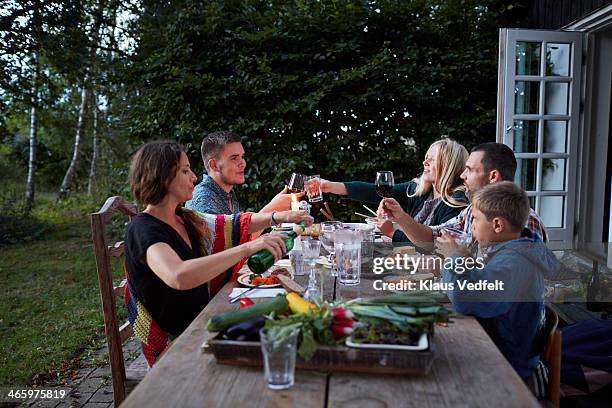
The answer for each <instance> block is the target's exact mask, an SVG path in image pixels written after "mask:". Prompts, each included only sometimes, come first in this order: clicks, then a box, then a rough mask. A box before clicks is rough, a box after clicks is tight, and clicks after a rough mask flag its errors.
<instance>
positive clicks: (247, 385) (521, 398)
mask: <svg viewBox="0 0 612 408" xmlns="http://www.w3.org/2000/svg"><path fill="white" fill-rule="evenodd" d="M307 280H308V277H307V276H300V277H297V278H296V281H297V282H298V283H300V284H301V285H303V286H304V287H306V286H307V285H306V284H307ZM372 282H373V279H363V280H362V283H361V285H359V286H353V287H345V286H342V285H338V284H336V282H335V281H334V280H327V284H324V297H325V298H326V299H328V300H331V299H333V297H334V285H335V291H336V298H345V299H347V298H354V297H358V296H361V297H367V296H372V295H376V294H384V293H385V292H377V291H374V290H373V288H372ZM232 286H233V285H232V284H228V285H226V286H225V287H224V288H223V289H222V290H221V292H220V293H219V294H218V295H217V296H216V297H215V298H214V299H213V300H212V301H211V302H210V304H209V305H208V306H207V307H206V308H205V309H204V310H203V311H202V313H200V315H199V316H198V317H197V318H196V319H195V320H194V322H193V323H192V324H191V325H190V326H189V327H188V328H187V330H186V331H185V333H183V334H182V335H181V336H180V337H179V338H178V339H177V340H176V341H175V342H174V344H172V346H171V347H170V349H169V350H168V351H167V352H166V354H165V355H164V356H163V357H162V358H161V359H160V361H159V362H158V363H157V365H156V366H155V368H154V369H153V370H152V371H151V372H150V373H149V374H148V375H147V376H146V377H145V379H144V380H143V381H142V383H141V384H140V385H138V387H136V389H135V390H134V391H133V392H132V393H131V394H130V395H129V396H128V398H127V399H126V400H125V401H124V403H123V404H122V406H125V407H140V406H147V407H168V406H180V407H202V406H212V407H217V406H246V407H251V406H252V407H259V406H266V407H267V406H271V407H292V406H298V405H299V406H301V407H327V406H331V407H377V406H380V407H391V406H406V407H412V406H414V407H417V406H418V407H421V406H426V407H429V406H431V407H434V406H435V407H446V406H451V405H452V406H459V407H468V406H469V407H473V406H483V407H484V406H486V407H495V408H500V407H506V406H522V407H530V406H533V407H539V405H538V403H537V401H536V400H535V398H534V397H533V396H532V395H531V392H530V391H529V390H528V389H527V387H526V386H525V385H524V384H523V382H522V380H521V379H520V378H519V377H518V375H517V374H516V373H515V372H514V370H513V369H512V367H511V366H510V364H509V363H508V362H507V361H506V360H505V359H504V357H503V356H502V354H501V353H500V352H499V350H498V349H497V348H496V347H495V345H494V344H493V342H492V341H491V339H490V338H489V337H488V335H487V334H486V333H485V331H484V330H483V329H482V328H481V327H480V325H479V324H478V322H477V321H476V320H475V319H474V318H472V317H458V318H455V323H453V324H451V325H450V326H449V327H447V328H444V327H437V328H436V335H435V339H434V347H435V353H436V358H435V360H434V363H433V367H432V370H431V371H430V373H429V374H428V375H427V376H392V375H357V374H341V373H334V374H332V375H326V374H320V373H315V372H310V371H301V370H298V371H297V372H296V382H295V385H294V386H293V387H292V388H291V389H290V390H285V391H271V390H268V388H267V386H266V383H265V381H264V378H263V372H262V371H263V370H262V369H258V368H248V367H236V366H227V365H219V364H216V362H215V360H214V357H213V356H212V355H209V354H204V353H202V352H201V349H200V348H201V345H202V342H203V341H204V340H205V339H209V338H211V337H212V336H214V333H210V332H208V331H207V330H206V323H207V322H208V319H209V318H210V316H212V315H214V314H217V313H219V312H221V311H224V310H229V309H232V308H234V309H235V308H237V307H238V306H237V304H236V305H230V304H229V303H228V295H229V293H230V291H231V289H232ZM326 395H327V396H328V397H327V398H328V399H327V401H326V400H325V398H326Z"/></svg>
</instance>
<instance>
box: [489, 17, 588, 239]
mask: <svg viewBox="0 0 612 408" xmlns="http://www.w3.org/2000/svg"><path fill="white" fill-rule="evenodd" d="M582 42H583V34H581V33H575V32H558V31H545V30H523V29H501V30H500V59H499V84H498V109H497V141H498V142H502V143H505V144H506V145H508V146H510V147H511V148H512V150H514V152H515V154H516V159H517V164H518V167H517V170H516V174H515V179H514V181H515V183H517V184H518V185H520V186H521V187H522V188H523V189H524V190H525V191H527V195H528V196H529V200H530V202H531V206H532V208H533V209H534V210H535V211H536V212H537V213H538V214H539V216H540V219H541V220H542V222H543V223H544V225H545V226H546V228H547V231H548V237H549V240H550V241H557V245H556V246H557V247H568V248H569V247H571V245H572V241H573V235H574V218H575V217H574V215H575V207H576V194H577V191H576V187H577V180H576V175H577V171H578V156H579V153H578V149H579V143H578V138H579V117H580V94H581V92H580V91H581V71H582Z"/></svg>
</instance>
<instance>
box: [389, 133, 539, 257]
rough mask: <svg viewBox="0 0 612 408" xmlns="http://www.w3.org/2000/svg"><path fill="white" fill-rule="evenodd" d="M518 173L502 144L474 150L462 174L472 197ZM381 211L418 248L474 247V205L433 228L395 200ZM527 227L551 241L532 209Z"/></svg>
mask: <svg viewBox="0 0 612 408" xmlns="http://www.w3.org/2000/svg"><path fill="white" fill-rule="evenodd" d="M515 172H516V157H515V156H514V152H513V151H512V149H510V148H509V147H508V146H506V145H505V144H502V143H482V144H480V145H478V146H476V147H474V148H473V149H472V152H471V153H470V157H469V158H468V160H467V162H466V163H465V170H464V171H463V173H461V179H463V182H464V184H465V187H466V189H467V191H466V193H467V195H468V197H472V196H473V195H474V193H476V191H478V190H479V189H481V188H482V187H484V186H485V185H487V184H490V183H496V182H499V181H504V180H507V181H512V180H514V173H515ZM378 212H379V213H380V214H382V215H383V216H387V217H388V218H389V219H390V220H391V221H395V222H397V223H398V224H399V226H400V228H401V229H402V231H404V233H405V234H406V236H407V237H408V238H409V239H410V241H412V242H413V243H414V244H415V245H417V246H419V247H422V248H430V249H431V248H433V242H434V241H435V240H436V238H440V237H449V238H457V239H459V241H460V242H461V244H463V245H466V246H471V244H472V220H473V216H472V206H471V205H470V206H468V207H466V208H465V209H464V210H463V211H462V212H461V213H459V215H457V216H456V217H455V218H453V219H450V220H448V221H447V222H445V223H444V224H441V225H436V226H432V227H428V226H426V225H423V224H419V223H417V222H416V221H415V220H414V218H412V217H411V216H410V215H408V214H406V213H405V212H404V211H403V210H402V208H401V206H400V205H399V204H398V203H397V201H395V200H394V199H393V198H385V199H383V200H382V201H381V202H380V205H379V207H378ZM525 228H528V229H529V230H531V232H532V233H534V234H535V235H537V236H538V237H539V238H540V239H541V240H542V241H544V242H546V241H547V240H548V237H547V235H546V229H545V228H544V224H542V221H540V219H539V217H538V215H537V214H536V213H535V211H533V209H531V210H530V212H529V218H528V220H527V224H526V225H525Z"/></svg>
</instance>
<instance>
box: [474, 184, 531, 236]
mask: <svg viewBox="0 0 612 408" xmlns="http://www.w3.org/2000/svg"><path fill="white" fill-rule="evenodd" d="M472 203H473V205H474V206H476V208H478V211H480V212H481V213H483V214H484V216H485V217H487V220H488V221H491V220H492V219H493V218H495V217H502V218H505V219H506V221H508V224H510V227H511V228H512V229H513V230H514V231H517V232H518V231H521V230H522V229H523V226H524V225H525V223H526V222H527V219H528V218H529V212H530V211H531V208H530V204H529V198H528V197H527V193H525V191H523V189H522V188H520V187H519V186H517V185H516V184H514V183H513V182H511V181H500V182H497V183H492V184H487V185H486V186H484V187H483V188H481V189H480V190H478V191H477V192H476V194H474V198H473V200H472Z"/></svg>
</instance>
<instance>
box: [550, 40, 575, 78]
mask: <svg viewBox="0 0 612 408" xmlns="http://www.w3.org/2000/svg"><path fill="white" fill-rule="evenodd" d="M569 66H570V45H569V44H555V43H548V44H546V75H548V76H569Z"/></svg>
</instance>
